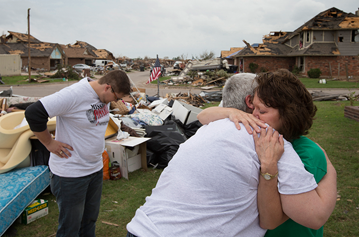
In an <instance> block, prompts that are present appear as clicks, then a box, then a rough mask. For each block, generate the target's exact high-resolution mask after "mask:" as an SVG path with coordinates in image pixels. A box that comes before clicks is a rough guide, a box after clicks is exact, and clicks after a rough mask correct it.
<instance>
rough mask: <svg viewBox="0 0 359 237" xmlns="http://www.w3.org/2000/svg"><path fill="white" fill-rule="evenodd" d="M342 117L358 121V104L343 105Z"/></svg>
mask: <svg viewBox="0 0 359 237" xmlns="http://www.w3.org/2000/svg"><path fill="white" fill-rule="evenodd" d="M344 117H346V118H350V119H353V120H355V121H357V122H359V106H345V107H344Z"/></svg>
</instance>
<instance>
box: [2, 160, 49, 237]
mask: <svg viewBox="0 0 359 237" xmlns="http://www.w3.org/2000/svg"><path fill="white" fill-rule="evenodd" d="M0 180H1V182H0V194H1V195H0V223H1V224H0V236H2V235H3V234H4V233H5V231H6V230H7V229H8V228H9V227H10V226H11V225H12V224H13V223H14V221H16V219H17V218H18V217H19V216H20V215H21V213H22V212H23V211H24V210H25V208H26V207H27V206H28V205H29V204H30V203H31V202H32V201H33V200H35V198H36V197H37V196H38V195H39V194H40V193H41V192H43V191H44V190H45V189H46V188H47V187H48V186H49V185H50V172H49V168H48V167H47V166H36V167H26V168H21V169H14V170H11V171H10V172H7V173H4V174H0Z"/></svg>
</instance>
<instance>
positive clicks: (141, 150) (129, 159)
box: [105, 137, 151, 179]
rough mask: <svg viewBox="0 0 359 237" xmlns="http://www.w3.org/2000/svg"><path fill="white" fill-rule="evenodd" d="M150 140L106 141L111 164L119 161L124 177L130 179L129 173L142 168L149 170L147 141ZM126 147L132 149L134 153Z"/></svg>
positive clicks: (131, 138) (145, 138) (138, 138)
mask: <svg viewBox="0 0 359 237" xmlns="http://www.w3.org/2000/svg"><path fill="white" fill-rule="evenodd" d="M150 139H151V138H147V137H129V138H127V139H123V140H120V141H119V140H116V139H113V138H112V139H111V138H109V139H107V140H106V141H105V145H106V149H107V153H108V156H109V157H110V162H113V161H117V162H118V163H119V164H120V169H121V175H122V177H124V178H125V179H128V172H133V171H135V170H138V169H140V168H143V169H144V170H147V158H146V150H147V149H146V141H148V140H150ZM126 147H127V148H132V151H131V150H129V149H126ZM134 151H137V152H134ZM134 153H135V154H134Z"/></svg>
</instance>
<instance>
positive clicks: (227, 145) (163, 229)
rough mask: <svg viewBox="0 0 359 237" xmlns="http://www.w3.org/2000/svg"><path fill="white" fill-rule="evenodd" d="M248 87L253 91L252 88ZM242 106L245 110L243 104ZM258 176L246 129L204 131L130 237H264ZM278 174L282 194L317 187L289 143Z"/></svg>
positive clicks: (229, 125)
mask: <svg viewBox="0 0 359 237" xmlns="http://www.w3.org/2000/svg"><path fill="white" fill-rule="evenodd" d="M250 82H251V83H252V82H253V78H251V80H250ZM243 86H244V87H246V86H245V85H243ZM247 86H248V88H251V89H252V91H253V88H252V86H253V85H249V84H248V85H247ZM248 88H247V89H246V90H247V91H248V90H249V89H248ZM247 95H248V93H247ZM240 100H241V99H240ZM241 103H242V109H243V110H245V109H246V104H245V101H244V99H243V101H242V100H241ZM241 126H243V125H241ZM259 170H260V162H259V159H258V156H257V154H256V151H255V146H254V142H253V137H252V135H250V134H248V132H247V131H246V129H244V128H242V129H240V130H238V129H236V127H235V125H234V123H233V122H231V121H230V120H229V119H222V120H218V121H215V122H212V123H210V124H208V125H204V126H202V127H201V128H200V129H199V130H198V131H197V133H196V134H195V135H194V136H192V137H191V138H190V139H188V140H187V141H186V142H185V143H183V144H181V145H180V148H179V149H178V151H177V153H176V154H175V156H174V157H173V158H172V160H171V161H170V162H169V164H168V167H167V168H165V170H164V171H163V173H162V174H161V176H160V178H159V180H158V182H157V185H156V187H155V188H154V189H153V190H152V194H151V196H149V197H147V198H146V202H145V204H144V205H143V206H141V207H140V208H139V209H138V210H137V211H136V214H135V216H134V217H133V219H132V220H131V222H130V223H129V224H128V225H127V230H128V232H129V233H128V236H146V237H148V236H263V235H264V234H265V232H266V229H262V228H261V227H260V226H259V216H258V208H257V187H258V182H259ZM278 172H279V176H278V180H279V183H278V188H279V191H280V192H281V193H282V194H300V193H304V192H308V191H311V190H313V189H315V188H316V187H317V184H316V182H315V180H314V178H313V175H312V174H310V173H308V172H307V171H306V170H305V169H304V166H303V163H302V162H301V160H300V158H299V157H298V155H297V154H296V153H295V151H294V150H293V147H292V145H291V144H290V143H289V142H286V141H285V145H284V154H283V156H282V158H281V159H280V161H279V163H278Z"/></svg>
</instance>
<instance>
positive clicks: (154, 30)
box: [0, 0, 359, 59]
mask: <svg viewBox="0 0 359 237" xmlns="http://www.w3.org/2000/svg"><path fill="white" fill-rule="evenodd" d="M0 4H1V7H0V16H1V20H0V34H6V35H8V31H15V32H20V33H27V29H28V28H27V9H28V8H31V10H30V34H31V35H32V36H34V37H35V38H37V39H39V40H41V41H43V42H52V43H59V44H69V43H70V44H73V43H75V42H76V41H77V40H79V41H85V42H87V43H89V44H91V45H93V46H94V47H96V48H97V49H107V50H108V51H110V52H112V53H113V54H114V56H116V57H117V56H127V57H130V58H137V57H141V58H143V57H145V56H148V57H151V58H154V57H156V54H158V56H159V57H160V58H164V57H169V58H171V59H172V58H173V57H176V56H181V55H184V56H185V57H187V58H192V56H194V57H195V56H199V55H200V54H202V53H203V52H205V51H207V52H210V51H212V52H214V53H215V55H216V56H220V52H221V50H229V49H230V48H231V47H244V46H245V44H244V43H243V40H246V41H247V42H249V43H250V44H252V43H260V42H262V37H263V36H264V35H266V34H269V33H270V32H271V31H294V30H295V29H297V28H298V27H299V26H301V25H302V24H303V23H305V22H306V21H308V20H310V19H311V18H312V17H314V16H315V15H317V14H318V13H320V12H322V11H324V10H327V9H329V8H331V7H336V8H338V9H340V10H342V11H345V12H351V13H355V11H356V10H358V7H359V1H358V0H341V1H338V0H238V1H236V0H178V1H173V0H108V1H106V0H105V1H99V0H72V1H68V0H60V1H49V0H32V1H29V0H0Z"/></svg>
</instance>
